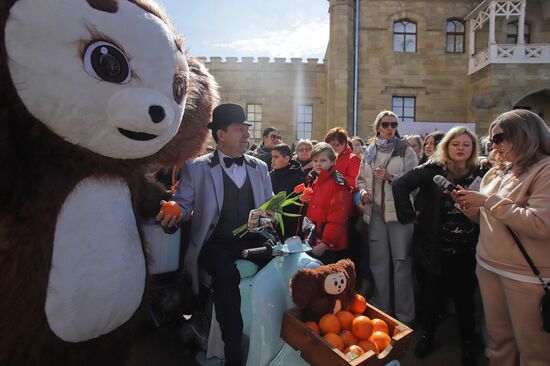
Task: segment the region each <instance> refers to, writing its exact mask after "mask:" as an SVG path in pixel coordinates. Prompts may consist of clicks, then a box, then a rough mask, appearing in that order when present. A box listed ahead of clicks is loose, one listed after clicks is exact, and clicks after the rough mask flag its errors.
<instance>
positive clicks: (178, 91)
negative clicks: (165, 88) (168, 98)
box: [172, 74, 187, 104]
mask: <svg viewBox="0 0 550 366" xmlns="http://www.w3.org/2000/svg"><path fill="white" fill-rule="evenodd" d="M172 91H173V93H174V100H175V101H176V103H178V104H181V102H182V100H183V97H185V95H186V94H187V80H186V79H185V78H184V77H182V76H181V75H178V74H176V76H174V83H173V84H172Z"/></svg>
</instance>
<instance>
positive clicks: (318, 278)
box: [289, 259, 355, 321]
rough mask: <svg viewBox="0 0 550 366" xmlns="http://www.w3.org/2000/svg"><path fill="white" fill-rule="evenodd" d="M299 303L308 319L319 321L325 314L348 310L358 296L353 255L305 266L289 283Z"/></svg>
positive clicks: (291, 291)
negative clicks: (323, 263)
mask: <svg viewBox="0 0 550 366" xmlns="http://www.w3.org/2000/svg"><path fill="white" fill-rule="evenodd" d="M289 288H290V295H291V297H292V301H294V304H295V305H296V307H297V308H298V309H300V310H303V311H304V319H305V320H314V321H318V320H319V319H320V318H321V317H322V316H323V315H325V314H328V313H332V314H336V313H337V312H339V311H340V310H347V308H348V305H349V304H350V303H351V302H352V301H353V298H354V296H355V264H354V263H353V261H352V260H351V259H341V260H339V261H338V262H336V263H332V264H326V265H324V266H319V267H316V268H304V269H301V270H299V271H298V272H296V273H295V274H294V276H293V277H292V279H291V280H290V284H289Z"/></svg>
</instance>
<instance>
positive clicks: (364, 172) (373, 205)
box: [357, 111, 418, 322]
mask: <svg viewBox="0 0 550 366" xmlns="http://www.w3.org/2000/svg"><path fill="white" fill-rule="evenodd" d="M398 125H399V123H398V122H397V116H396V115H395V113H393V112H391V111H382V112H380V113H379V114H378V116H377V117H376V119H375V121H374V124H373V128H374V131H375V133H376V138H375V140H374V142H373V143H372V144H370V145H369V147H368V148H367V150H366V151H365V153H364V154H363V159H362V161H361V166H360V169H359V175H358V177H357V189H358V191H359V193H360V196H361V201H362V203H363V204H364V205H365V213H364V215H363V220H364V221H365V222H366V223H367V224H369V230H368V231H369V233H368V236H369V238H368V243H369V245H368V246H369V249H368V263H369V266H370V270H371V273H372V276H373V278H374V296H373V298H372V299H370V301H371V302H372V303H374V304H375V305H376V306H378V307H379V308H381V309H382V310H383V311H385V312H387V313H395V315H396V316H397V318H399V320H401V321H403V322H412V321H413V319H414V296H413V282H412V259H411V257H410V253H409V252H410V250H409V249H410V243H411V237H412V233H413V225H412V224H406V225H402V224H400V223H399V222H398V221H397V215H396V212H395V206H394V202H393V193H392V183H393V181H394V180H395V179H396V178H398V177H399V176H401V175H403V174H404V173H406V172H408V171H409V170H411V169H413V168H414V167H415V166H416V165H417V164H418V157H417V156H416V153H415V152H414V150H413V149H412V148H411V147H410V146H409V143H408V142H407V141H406V140H403V139H401V138H400V136H399V133H398V132H397V127H398ZM392 264H393V275H392V273H390V268H391V267H392ZM392 279H393V284H392V283H391V280H392ZM392 289H393V291H394V296H393V298H394V304H393V306H392V304H391V300H390V299H391V298H392V296H391V292H390V291H391V290H392ZM392 309H394V311H392Z"/></svg>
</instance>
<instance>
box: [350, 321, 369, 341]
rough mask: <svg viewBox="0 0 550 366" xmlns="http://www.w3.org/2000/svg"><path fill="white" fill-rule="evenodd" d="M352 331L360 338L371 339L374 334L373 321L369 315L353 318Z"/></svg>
mask: <svg viewBox="0 0 550 366" xmlns="http://www.w3.org/2000/svg"><path fill="white" fill-rule="evenodd" d="M351 331H352V332H353V334H355V336H356V337H357V338H359V339H360V340H363V339H369V337H370V336H371V335H372V322H371V320H370V319H369V318H368V317H366V316H364V315H359V316H358V317H357V318H355V319H353V322H352V323H351Z"/></svg>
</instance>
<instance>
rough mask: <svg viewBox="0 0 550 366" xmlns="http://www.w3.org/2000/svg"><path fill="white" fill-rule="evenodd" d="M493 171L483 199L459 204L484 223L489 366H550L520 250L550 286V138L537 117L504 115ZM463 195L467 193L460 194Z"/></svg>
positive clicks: (496, 126)
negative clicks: (489, 344) (521, 248)
mask: <svg viewBox="0 0 550 366" xmlns="http://www.w3.org/2000/svg"><path fill="white" fill-rule="evenodd" d="M489 134H490V137H491V142H492V147H493V152H492V153H491V157H492V158H493V159H492V160H494V161H495V166H494V167H493V168H492V169H491V170H490V171H489V172H488V173H487V175H486V176H485V177H484V178H483V181H482V182H481V188H480V191H479V192H474V191H469V190H466V189H460V190H459V191H457V192H456V193H454V194H453V196H454V197H455V198H456V200H457V202H458V203H459V205H460V207H461V208H462V209H463V210H464V212H465V213H466V214H468V215H469V216H470V217H471V218H472V219H473V220H476V221H479V224H480V236H479V242H478V245H477V268H476V274H477V278H478V281H479V287H480V290H481V296H482V299H483V307H484V310H485V317H486V323H487V329H488V331H489V335H490V336H491V338H492V340H493V344H492V345H491V346H490V347H489V349H490V352H491V358H490V360H489V365H491V366H496V365H498V366H513V365H515V364H516V359H517V357H518V354H519V359H520V361H521V365H523V366H535V365H536V366H539V365H540V366H542V365H550V351H549V349H548V348H549V346H550V333H545V332H544V331H542V330H541V323H542V321H541V313H540V301H541V298H542V296H543V294H544V292H543V288H542V285H541V283H540V280H539V279H538V278H537V277H535V275H534V274H533V271H532V270H531V268H530V267H529V265H528V264H527V261H526V259H525V258H524V256H523V255H522V254H521V252H520V249H519V248H518V247H517V245H516V243H515V241H514V239H513V237H512V235H511V233H510V231H509V229H510V230H512V231H513V232H514V233H515V235H517V237H518V239H519V241H520V242H521V244H522V245H523V247H524V248H525V250H526V252H527V254H528V255H529V257H530V258H531V259H532V261H533V262H534V265H535V267H537V268H538V270H539V271H540V273H541V275H542V279H543V281H544V282H546V283H548V282H550V130H549V128H548V126H547V125H546V124H545V123H544V121H543V120H542V119H541V118H540V117H539V116H537V115H536V114H535V113H532V112H530V111H526V110H514V111H510V112H506V113H504V114H502V115H500V116H499V117H497V119H496V120H495V121H494V122H493V123H492V124H491V126H490V127H489ZM459 188H461V187H459Z"/></svg>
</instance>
